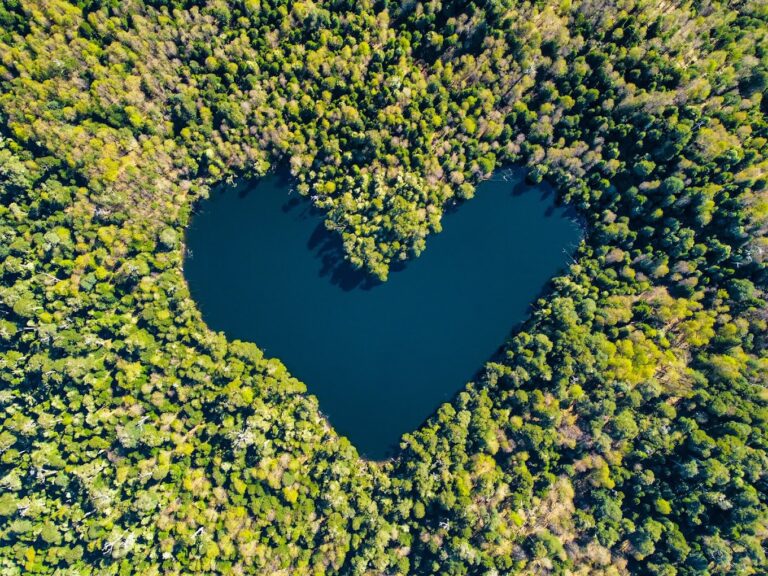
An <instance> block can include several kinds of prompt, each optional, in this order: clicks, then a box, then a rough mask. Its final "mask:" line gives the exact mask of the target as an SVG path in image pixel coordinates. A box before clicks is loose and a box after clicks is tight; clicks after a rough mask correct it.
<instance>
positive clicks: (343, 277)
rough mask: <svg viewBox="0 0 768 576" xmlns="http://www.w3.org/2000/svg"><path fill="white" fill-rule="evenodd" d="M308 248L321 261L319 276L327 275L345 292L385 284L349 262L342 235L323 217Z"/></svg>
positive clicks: (308, 243) (369, 288)
mask: <svg viewBox="0 0 768 576" xmlns="http://www.w3.org/2000/svg"><path fill="white" fill-rule="evenodd" d="M307 248H308V249H309V250H310V251H312V253H313V254H314V256H315V257H316V258H317V259H318V260H319V261H320V270H319V272H318V274H319V276H321V277H327V278H328V279H329V280H330V282H331V283H332V284H333V285H335V286H338V287H339V288H341V289H342V290H344V291H345V292H349V291H351V290H371V289H372V288H375V287H376V286H381V285H382V284H383V282H381V280H379V279H377V278H375V277H374V276H371V274H369V273H368V272H366V271H365V270H363V269H359V268H355V267H354V266H352V264H350V263H349V261H348V260H347V259H346V257H345V253H344V244H343V242H342V240H341V236H340V235H339V234H338V233H336V232H334V231H332V230H328V228H326V227H325V223H324V221H323V220H322V217H320V221H319V222H318V223H317V226H315V229H314V230H313V231H312V235H311V236H310V237H309V241H308V242H307Z"/></svg>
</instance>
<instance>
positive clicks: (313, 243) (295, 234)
mask: <svg viewBox="0 0 768 576" xmlns="http://www.w3.org/2000/svg"><path fill="white" fill-rule="evenodd" d="M524 174H525V172H524V171H523V169H522V168H520V169H516V170H512V171H505V172H504V175H503V177H502V175H501V174H497V176H496V177H495V178H494V179H491V180H490V181H487V182H484V183H483V184H481V185H480V186H479V187H478V189H477V192H476V197H475V198H474V199H473V200H471V201H469V202H467V203H465V204H464V205H462V206H461V208H460V209H458V210H456V211H454V212H451V213H449V214H447V215H446V216H445V217H444V218H443V231H442V232H441V233H439V234H435V235H433V236H431V237H430V238H428V240H427V248H426V250H425V251H424V253H423V254H422V255H421V256H420V257H419V258H416V259H414V260H412V261H410V262H408V263H407V265H406V266H404V268H403V269H402V270H399V271H393V272H391V273H390V276H389V280H388V281H387V282H385V283H383V284H381V283H374V282H372V281H371V279H370V278H369V277H367V276H366V275H365V274H364V273H362V272H356V271H352V270H350V268H349V267H348V266H347V265H346V264H345V263H344V262H343V259H342V255H341V249H340V248H341V247H340V242H339V240H338V236H337V235H335V234H332V233H329V232H327V231H326V230H325V227H324V226H323V219H322V214H321V213H319V212H318V211H316V210H314V209H313V208H312V207H311V206H310V204H309V203H308V201H306V200H303V199H301V198H300V197H299V196H298V194H297V193H295V192H294V193H293V194H290V193H289V192H290V190H291V183H290V182H289V181H287V180H285V179H281V178H279V177H277V176H270V177H267V178H264V179H262V180H260V181H259V182H257V183H256V184H252V185H248V186H240V187H239V188H238V189H232V190H223V191H222V190H220V191H217V192H215V193H213V194H212V195H211V198H210V199H209V200H207V201H205V202H204V203H203V204H202V206H201V210H200V213H199V214H197V215H196V216H195V217H194V218H193V220H192V224H191V226H190V229H189V231H188V233H187V257H186V261H185V264H184V270H185V275H186V277H187V281H188V282H189V286H190V291H191V293H192V296H193V297H194V299H195V300H196V301H197V303H198V305H199V307H200V309H201V311H202V314H203V318H204V319H205V321H206V322H207V324H208V326H209V327H211V328H212V329H214V330H222V331H223V332H224V333H225V334H226V335H227V337H229V338H231V339H240V340H247V341H251V342H255V343H256V344H257V345H258V346H260V347H261V348H262V349H263V350H264V351H265V353H266V354H267V355H269V356H274V357H277V358H280V359H281V360H282V361H283V362H284V363H285V365H286V366H287V368H288V370H289V371H290V372H291V373H292V374H293V375H294V376H296V377H297V378H299V379H300V380H302V381H303V382H305V383H306V384H307V388H308V390H309V392H310V393H312V394H315V395H317V397H318V399H319V401H320V408H321V409H322V410H323V412H324V413H325V414H326V415H327V416H328V417H329V419H330V421H331V423H332V424H333V425H334V426H335V427H336V429H337V430H338V431H339V432H340V433H341V434H344V435H346V436H348V437H349V439H350V440H351V441H352V443H353V444H354V445H355V446H357V448H358V450H359V451H360V452H361V453H362V454H363V455H365V456H366V457H369V458H374V459H379V458H383V457H385V456H387V455H388V454H389V453H390V452H391V451H392V449H393V448H394V447H395V446H396V445H397V441H398V439H399V437H400V435H401V434H403V433H404V432H407V431H409V430H412V429H414V428H415V427H417V426H418V425H419V424H420V423H421V422H423V421H424V420H425V419H426V418H427V417H428V416H429V414H430V413H432V412H433V411H434V410H435V409H436V408H437V407H438V406H439V405H440V403H442V402H443V401H446V400H448V399H450V398H451V397H452V396H453V395H454V394H455V393H456V392H457V391H458V390H459V389H460V388H461V387H462V386H463V385H464V384H466V383H467V382H468V381H469V380H470V379H471V378H472V377H473V376H474V375H475V374H476V372H477V371H478V370H479V369H480V368H481V367H482V365H483V364H484V362H485V361H487V360H488V359H489V358H490V357H491V356H492V355H493V354H494V352H495V351H496V350H497V349H498V347H499V346H500V345H501V344H503V342H504V340H505V338H506V337H507V336H508V335H509V333H510V330H511V329H512V328H513V327H514V326H515V324H517V323H519V322H520V321H521V320H523V319H524V318H525V317H526V315H527V312H528V309H529V306H530V304H531V302H532V301H533V300H534V299H535V298H536V296H538V294H539V293H540V291H541V290H542V288H543V287H544V286H545V285H546V283H547V281H548V280H549V278H550V277H552V276H553V275H554V274H555V273H557V272H558V270H560V269H562V268H564V267H565V265H566V264H567V260H568V257H569V256H568V252H569V251H570V250H571V249H572V248H573V247H574V245H575V244H576V243H577V242H578V240H579V237H580V232H579V228H578V226H577V225H576V224H575V223H574V222H573V221H572V220H571V219H570V218H569V217H568V216H567V214H566V213H565V211H564V210H561V209H558V208H555V207H554V205H553V199H552V195H551V194H550V193H549V192H550V189H549V188H548V187H544V186H540V187H531V186H527V185H525V184H524V183H523V178H524Z"/></svg>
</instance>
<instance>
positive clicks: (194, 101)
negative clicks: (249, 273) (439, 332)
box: [0, 0, 768, 576]
mask: <svg viewBox="0 0 768 576" xmlns="http://www.w3.org/2000/svg"><path fill="white" fill-rule="evenodd" d="M767 18H768V14H766V11H765V8H764V6H763V5H761V4H760V3H759V2H750V1H747V2H741V3H735V4H733V3H732V4H728V3H723V2H714V3H712V2H710V3H705V4H700V3H693V4H679V3H678V4H674V5H671V4H670V5H667V4H665V5H663V6H662V5H661V4H659V3H652V2H645V3H636V2H630V3H623V4H621V3H604V2H595V1H593V0H579V1H573V2H562V3H550V4H547V3H543V4H542V3H533V4H531V3H519V2H514V1H513V2H507V1H498V0H497V1H492V0H478V1H473V2H457V1H454V0H444V1H442V2H404V3H400V4H397V3H393V2H388V1H385V0H384V1H376V2H369V1H363V2H343V1H334V2H330V1H329V2H287V1H284V0H276V1H270V2H267V1H266V0H261V1H259V0H248V1H247V2H229V3H226V2H222V1H220V0H210V1H208V2H192V1H187V0H184V1H182V0H148V1H147V2H144V3H142V2H139V1H138V0H129V1H127V2H113V1H109V2H97V1H83V2H78V3H74V4H73V3H69V2H65V1H64V0H52V1H46V2H42V1H36V0H8V1H5V2H2V3H0V135H1V137H0V279H1V282H0V407H2V409H0V572H2V573H3V574H6V573H7V574H86V573H99V574H133V573H135V574H160V573H163V574H165V573H168V574H177V573H179V574H181V573H184V574H187V573H192V574H206V573H222V574H231V573H234V574H237V573H248V574H270V575H282V574H285V575H288V574H290V575H293V574H317V575H319V574H356V575H366V576H368V575H373V574H440V575H444V576H445V575H448V576H453V575H456V576H458V575H469V574H473V575H474V574H483V575H491V574H508V573H510V574H517V573H520V574H598V575H599V574H605V575H608V574H612V575H615V574H628V573H632V574H664V575H670V576H671V575H677V576H689V575H690V576H692V575H694V574H696V575H698V574H740V575H751V574H754V575H759V574H764V573H766V570H767V566H768V561H766V550H765V548H766V543H765V539H766V534H767V533H768V531H767V530H766V523H768V514H767V511H766V477H765V471H766V470H767V469H768V457H767V456H766V448H767V446H766V441H767V438H766V431H767V430H768V396H767V395H766V393H765V387H766V385H767V384H768V378H767V377H766V374H768V358H767V357H766V344H767V343H768V338H766V334H768V319H767V318H766V314H765V310H766V299H765V290H766V282H767V281H768V273H767V272H766V265H765V261H766V259H765V255H766V254H768V242H766V240H765V235H766V234H765V233H766V229H767V228H766V226H768V200H767V199H766V176H765V174H766V168H768V163H767V161H766V159H765V152H766V145H767V144H768V127H767V126H766V122H765V112H766V102H768V98H766V78H768V73H767V72H766V70H767V69H768V68H767V65H768V54H767V53H766V50H765V46H766V45H767V44H768V39H767V38H766V35H768V21H767ZM511 162H523V163H525V164H526V165H527V166H528V167H529V168H530V176H529V178H530V180H532V181H534V182H539V181H542V180H544V179H546V180H547V181H549V182H550V183H552V184H553V185H554V187H555V189H556V190H557V194H558V198H559V200H560V201H561V202H563V203H567V204H569V205H570V206H572V207H573V209H574V211H575V214H576V215H577V217H578V218H579V219H580V220H581V221H582V222H583V225H584V227H585V231H586V237H585V240H584V242H583V243H582V245H581V246H580V248H579V250H578V252H577V254H576V255H575V260H574V262H573V264H572V265H571V266H570V268H569V269H568V270H567V271H565V272H564V275H563V276H561V277H558V278H556V279H554V280H553V281H552V284H551V286H550V287H549V291H548V292H547V294H546V295H545V296H543V297H542V298H541V299H540V300H538V301H537V302H536V303H535V305H534V307H533V311H532V315H531V318H530V319H529V321H528V322H526V324H525V326H523V328H522V329H521V330H519V331H517V332H516V333H514V334H513V335H512V336H511V338H510V339H509V341H508V342H507V343H505V345H504V348H503V350H502V351H501V352H500V353H499V354H498V356H497V357H496V358H494V359H493V361H492V362H489V363H488V364H487V365H486V367H485V368H484V370H483V372H482V374H481V376H480V377H479V378H478V379H477V381H476V382H473V383H471V384H469V385H468V386H467V387H466V388H465V389H464V390H463V391H461V392H460V393H459V394H458V395H457V396H456V398H454V399H453V401H452V402H450V403H448V404H445V405H443V406H442V407H440V408H439V409H438V410H437V411H436V413H435V415H434V416H433V417H432V418H430V419H429V420H428V421H427V422H426V423H424V425H423V426H422V427H421V428H419V429H418V430H416V431H414V432H412V433H410V434H406V435H405V436H404V437H403V439H402V442H401V446H400V448H401V449H400V451H399V453H398V455H397V456H396V458H394V459H393V460H392V461H389V462H383V463H375V462H365V461H362V460H361V459H360V458H359V457H358V455H357V453H356V451H355V450H354V448H353V447H352V446H351V445H350V444H349V442H348V441H346V440H345V439H344V438H340V437H339V436H338V435H337V434H336V433H335V432H334V431H333V430H332V429H331V428H330V427H329V425H328V423H327V422H326V421H325V419H324V418H323V417H322V415H321V414H320V412H319V409H318V406H317V402H316V401H315V400H314V399H313V398H312V397H310V396H306V395H305V394H304V392H305V387H304V385H303V384H302V383H300V382H298V381H297V380H295V379H293V378H292V377H291V376H290V375H289V374H288V373H287V371H286V369H285V367H284V366H283V365H282V364H281V363H280V362H279V361H278V360H276V359H269V358H265V357H264V354H263V353H262V351H261V350H259V349H258V348H257V347H256V346H255V345H253V344H249V343H243V342H237V341H235V342H228V341H227V340H226V339H225V338H224V336H223V335H221V334H215V333H212V332H210V331H209V330H208V329H207V328H206V327H205V326H204V325H203V323H202V321H201V319H200V316H199V314H198V312H197V311H196V309H195V306H194V304H193V302H192V301H191V299H190V297H189V294H188V291H187V289H186V287H185V283H184V281H183V275H182V270H181V263H182V253H181V251H182V249H183V242H182V239H183V233H184V228H185V226H186V225H187V224H188V222H189V217H190V214H191V211H192V209H193V207H194V205H195V203H196V202H197V201H198V200H199V199H202V198H204V197H205V196H206V195H207V194H208V191H209V189H210V187H211V186H213V185H216V184H219V183H222V182H227V181H230V182H231V181H232V180H233V179H235V178H237V177H247V176H258V175H263V174H264V173H266V172H267V171H268V170H270V169H272V168H273V167H280V166H286V167H287V168H288V169H289V170H290V171H291V173H292V174H293V176H294V177H295V179H296V187H297V190H298V191H299V192H300V193H301V194H303V195H305V196H307V197H308V198H309V199H310V200H311V202H313V203H314V204H315V205H316V206H317V207H318V208H319V209H321V210H324V211H325V213H326V215H327V217H326V223H327V226H328V227H329V229H332V230H335V231H337V232H338V233H339V234H340V235H341V238H342V240H343V244H344V247H345V250H346V254H347V257H348V258H349V260H350V262H352V263H353V264H354V265H356V266H358V267H361V268H364V269H366V270H368V271H369V272H371V273H373V274H375V275H377V276H379V277H381V278H386V276H387V274H388V271H389V267H390V265H391V264H392V263H394V262H397V261H398V260H401V259H405V258H409V257H414V256H417V255H418V254H419V253H420V252H421V251H422V250H423V249H424V248H425V246H426V244H427V242H428V241H429V240H428V236H429V234H430V233H431V232H438V231H439V230H440V226H441V217H442V214H443V211H444V210H445V209H446V208H447V207H448V206H450V205H452V204H453V203H454V202H455V201H457V200H459V199H465V198H467V199H468V198H471V197H472V195H473V191H474V185H475V184H476V183H477V182H479V181H480V180H481V179H483V178H486V177H488V176H489V175H490V173H491V171H494V170H496V172H497V174H503V172H501V171H500V169H501V167H503V166H505V165H508V164H509V163H511ZM478 281H493V279H492V278H488V279H479V280H478Z"/></svg>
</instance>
